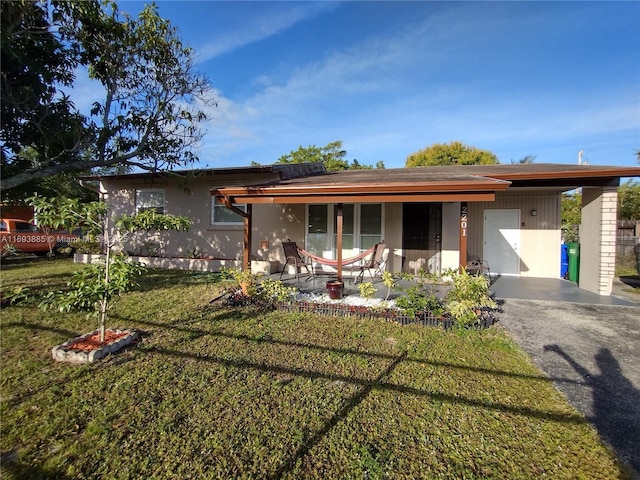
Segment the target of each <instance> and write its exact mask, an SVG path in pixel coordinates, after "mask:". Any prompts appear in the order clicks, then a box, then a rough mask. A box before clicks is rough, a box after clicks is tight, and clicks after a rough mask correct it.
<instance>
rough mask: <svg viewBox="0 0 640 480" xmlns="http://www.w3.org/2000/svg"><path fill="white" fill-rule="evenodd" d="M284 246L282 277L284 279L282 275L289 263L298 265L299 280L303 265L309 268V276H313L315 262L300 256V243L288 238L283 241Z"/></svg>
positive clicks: (297, 277)
mask: <svg viewBox="0 0 640 480" xmlns="http://www.w3.org/2000/svg"><path fill="white" fill-rule="evenodd" d="M282 248H283V249H284V257H285V259H286V260H285V264H284V267H283V268H282V272H281V273H280V279H282V275H283V274H284V272H285V270H286V269H287V267H288V266H289V265H295V267H296V279H297V280H298V282H299V281H300V269H301V268H302V267H304V268H306V269H307V273H309V277H308V278H307V280H309V279H310V278H313V276H314V275H313V263H312V262H307V261H306V260H305V259H304V258H302V257H301V256H300V251H299V250H298V245H297V244H296V242H292V241H291V240H287V241H286V242H282Z"/></svg>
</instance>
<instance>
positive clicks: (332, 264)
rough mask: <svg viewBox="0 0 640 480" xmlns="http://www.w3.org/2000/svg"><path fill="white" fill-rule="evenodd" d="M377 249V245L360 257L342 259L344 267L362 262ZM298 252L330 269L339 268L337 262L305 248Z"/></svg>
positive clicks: (299, 249)
mask: <svg viewBox="0 0 640 480" xmlns="http://www.w3.org/2000/svg"><path fill="white" fill-rule="evenodd" d="M375 248H376V245H374V246H373V247H371V248H370V249H369V250H366V251H364V252H362V253H360V254H359V255H356V256H355V257H349V258H343V259H342V266H347V265H351V264H353V263H356V262H358V261H360V260H362V259H363V258H365V257H366V256H367V255H370V254H371V253H373V251H374V250H375ZM298 251H299V252H300V253H301V254H302V255H303V256H305V257H308V258H311V259H313V260H315V261H316V262H318V263H319V264H321V265H327V266H330V267H337V266H338V261H337V260H331V259H329V258H324V257H319V256H318V255H315V254H313V253H311V252H308V251H306V250H305V249H304V248H300V247H298Z"/></svg>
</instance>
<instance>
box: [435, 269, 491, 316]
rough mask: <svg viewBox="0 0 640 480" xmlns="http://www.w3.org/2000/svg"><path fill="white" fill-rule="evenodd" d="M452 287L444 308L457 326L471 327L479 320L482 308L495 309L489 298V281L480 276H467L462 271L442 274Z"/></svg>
mask: <svg viewBox="0 0 640 480" xmlns="http://www.w3.org/2000/svg"><path fill="white" fill-rule="evenodd" d="M443 275H444V276H445V277H448V278H449V280H448V283H450V284H451V285H452V288H451V289H450V290H449V292H448V293H447V295H446V297H445V308H446V311H447V313H448V314H449V315H451V317H452V318H453V319H454V320H455V321H456V323H457V324H458V325H459V326H468V325H473V324H474V323H476V322H477V321H478V320H479V312H480V311H481V310H482V308H496V307H497V305H496V302H495V301H494V300H493V299H492V298H491V297H490V294H491V292H490V291H489V280H488V279H487V278H485V277H484V276H482V275H469V273H468V272H467V271H466V270H465V269H462V271H458V270H447V271H446V272H444V273H443Z"/></svg>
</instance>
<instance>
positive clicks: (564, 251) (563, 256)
mask: <svg viewBox="0 0 640 480" xmlns="http://www.w3.org/2000/svg"><path fill="white" fill-rule="evenodd" d="M568 277H569V245H567V244H566V243H563V244H561V245H560V278H565V279H566V278H568Z"/></svg>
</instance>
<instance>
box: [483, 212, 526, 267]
mask: <svg viewBox="0 0 640 480" xmlns="http://www.w3.org/2000/svg"><path fill="white" fill-rule="evenodd" d="M483 258H484V260H486V261H487V263H488V264H489V268H490V269H491V272H492V273H493V272H495V273H499V274H501V275H520V210H513V209H502V210H485V211H484V251H483Z"/></svg>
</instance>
